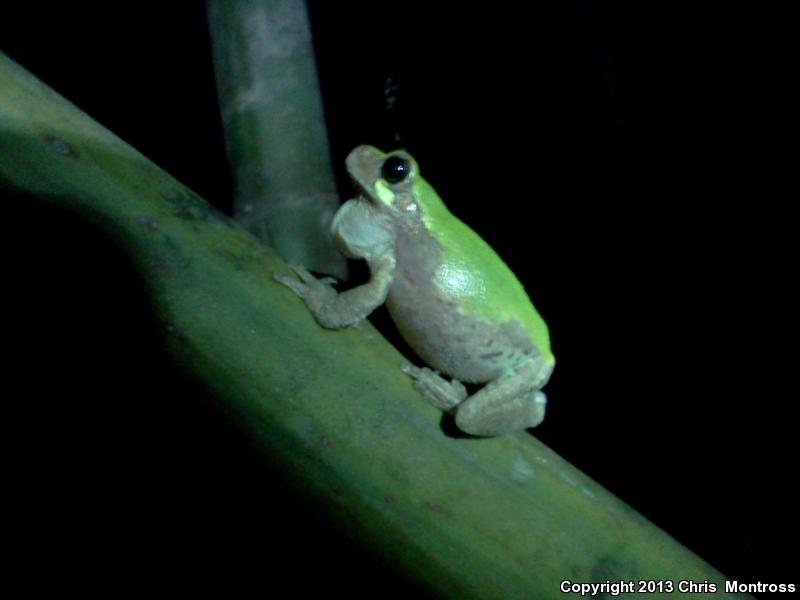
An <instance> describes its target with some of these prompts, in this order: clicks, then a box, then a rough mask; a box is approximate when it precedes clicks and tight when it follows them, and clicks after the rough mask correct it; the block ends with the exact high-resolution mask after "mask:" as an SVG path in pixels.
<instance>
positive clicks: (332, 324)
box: [273, 264, 360, 329]
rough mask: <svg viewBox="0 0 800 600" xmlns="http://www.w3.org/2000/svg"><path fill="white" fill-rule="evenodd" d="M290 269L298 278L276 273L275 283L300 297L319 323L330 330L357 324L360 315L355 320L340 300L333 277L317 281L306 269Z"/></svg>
mask: <svg viewBox="0 0 800 600" xmlns="http://www.w3.org/2000/svg"><path fill="white" fill-rule="evenodd" d="M289 268H291V269H292V271H294V273H295V275H296V276H297V277H292V276H291V275H286V274H284V273H275V274H274V275H273V277H274V278H275V281H277V282H278V283H281V284H283V285H285V286H286V287H288V288H289V289H290V290H292V291H293V292H294V293H295V294H297V295H298V296H300V297H301V298H302V299H303V300H304V301H305V303H306V306H308V309H309V310H310V311H311V314H313V315H314V318H315V319H316V320H317V322H318V323H319V324H320V325H322V326H323V327H326V328H328V329H339V328H341V327H345V326H347V325H352V324H353V323H355V322H356V321H357V320H358V318H360V316H359V315H357V316H356V318H353V315H352V314H351V312H350V311H349V310H348V306H347V303H346V302H343V301H342V300H343V299H341V298H339V296H340V294H337V293H336V290H334V289H333V287H332V286H333V284H334V283H336V280H335V279H333V278H332V277H323V278H322V279H317V278H316V277H314V276H313V275H312V274H311V273H309V272H308V271H307V270H306V269H305V267H302V266H300V265H296V264H290V265H289Z"/></svg>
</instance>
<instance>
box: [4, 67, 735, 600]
mask: <svg viewBox="0 0 800 600" xmlns="http://www.w3.org/2000/svg"><path fill="white" fill-rule="evenodd" d="M0 149H1V150H0V182H2V184H3V185H4V186H10V187H12V188H15V189H19V190H24V191H25V192H27V193H29V194H31V195H35V196H38V197H40V198H43V199H47V200H48V201H51V202H54V203H57V204H59V205H63V206H65V207H69V208H70V209H72V210H74V211H77V212H79V213H81V214H85V215H86V216H87V217H90V218H92V219H93V220H94V221H95V222H97V223H99V224H100V225H101V226H102V227H104V228H105V229H106V230H107V231H108V232H109V233H110V234H111V235H112V236H113V237H114V238H115V239H116V240H117V242H118V243H119V244H120V245H121V246H122V247H123V248H125V249H126V251H127V252H128V253H129V254H130V256H131V257H132V258H133V260H134V261H135V264H136V265H137V266H138V269H139V270H140V272H141V274H142V276H143V277H144V278H145V279H146V281H147V282H148V283H149V286H150V292H151V293H152V296H153V300H154V305H155V306H156V309H157V311H158V314H159V317H160V318H161V319H162V321H163V322H164V323H165V324H167V325H169V327H168V328H167V329H168V330H169V331H170V332H171V333H170V334H168V336H167V338H166V343H167V344H168V345H169V346H170V348H171V350H172V351H173V352H174V355H175V357H176V360H178V361H179V362H180V363H181V364H183V365H185V366H186V367H187V368H188V369H190V370H191V371H192V372H193V373H194V375H195V376H196V377H197V378H198V379H201V380H202V381H203V382H205V384H206V385H208V386H209V387H211V388H212V389H213V390H214V391H215V392H216V394H217V395H218V396H219V399H220V402H223V403H224V404H225V406H226V407H227V408H228V409H229V412H230V413H231V414H233V415H234V416H235V417H236V418H237V420H238V422H239V423H240V424H241V425H242V427H243V429H244V430H245V431H247V432H248V433H249V435H251V436H252V437H253V438H254V439H255V440H256V442H257V444H258V445H259V447H260V448H261V449H262V450H263V453H264V455H265V457H267V459H268V460H269V461H271V462H272V463H274V464H275V465H277V466H278V467H279V468H280V469H282V470H283V471H284V472H285V473H286V474H287V477H288V478H290V479H291V480H292V481H293V482H294V484H296V485H297V488H298V489H299V490H302V493H304V494H306V495H307V496H308V497H309V499H310V500H312V501H314V502H315V503H316V505H318V506H319V507H320V510H324V511H327V514H328V515H329V517H330V519H331V520H334V521H336V520H338V522H339V524H340V525H341V526H342V527H343V528H344V529H346V530H348V531H349V533H350V534H352V535H353V536H354V537H355V538H356V539H358V540H359V541H360V542H361V543H363V544H364V545H366V546H367V547H368V548H370V549H371V550H372V551H374V552H375V553H376V554H380V555H382V556H383V557H385V558H386V560H387V561H390V562H392V563H394V564H395V565H397V566H398V568H400V569H401V570H402V571H403V572H405V573H407V574H408V575H409V576H410V577H411V578H413V579H414V580H415V581H417V582H419V583H421V584H423V585H425V586H426V587H427V588H429V589H430V590H432V591H434V592H437V593H439V594H441V595H442V596H446V597H452V598H484V599H485V598H503V599H511V598H559V597H562V594H561V592H560V591H559V586H560V584H561V582H562V581H563V580H569V581H573V582H589V581H594V582H604V581H606V580H611V581H612V582H613V581H619V580H630V581H641V580H672V581H674V582H675V584H676V585H677V582H678V581H680V580H693V581H696V582H703V581H705V580H708V581H711V582H715V583H716V584H717V585H719V586H720V593H717V594H696V595H693V597H694V598H702V597H708V598H717V599H718V598H722V597H725V596H726V594H724V577H723V576H722V575H721V574H720V573H718V572H717V571H715V570H714V569H713V568H711V567H710V566H709V565H708V564H706V563H705V562H703V561H702V560H701V559H699V558H698V557H697V556H695V555H694V554H692V553H691V552H689V551H688V550H686V549H685V548H684V547H683V546H681V545H680V544H678V543H677V542H676V541H675V540H674V539H672V538H671V537H670V536H669V535H667V534H665V533H664V532H663V531H661V530H660V529H658V528H657V527H655V526H654V525H653V524H651V523H650V522H648V521H647V520H646V519H644V518H643V517H641V516H640V515H639V514H638V513H636V512H635V511H634V510H632V509H631V508H630V507H628V506H627V505H625V504H624V503H622V502H621V501H619V500H618V499H617V498H615V497H614V496H613V495H611V494H610V493H608V492H607V491H606V490H604V489H603V488H602V487H600V486H599V485H597V484H596V483H595V482H593V481H592V480H590V479H589V478H588V477H586V476H585V475H583V474H582V473H580V472H579V471H578V470H576V469H575V468H573V467H572V466H571V465H569V464H568V463H567V462H565V461H564V460H562V459H561V458H560V457H559V456H558V455H556V454H555V453H554V452H552V451H551V450H549V449H548V448H547V447H545V446H544V445H543V444H541V443H540V442H539V441H537V440H536V439H535V438H533V437H531V436H530V435H527V434H519V435H510V436H505V437H501V438H494V439H454V438H450V437H447V436H446V435H445V434H443V433H442V431H441V429H440V427H439V421H440V417H441V415H440V413H439V412H438V411H437V410H435V409H433V408H432V407H430V406H428V405H427V404H426V403H425V402H423V401H422V400H421V399H420V397H419V396H418V395H417V394H416V393H415V392H414V390H413V388H412V385H411V383H410V381H409V380H408V378H407V377H406V376H405V375H403V373H401V371H400V369H399V365H400V363H401V361H402V357H401V356H400V354H399V353H398V352H397V351H396V350H395V349H394V348H393V347H392V346H391V345H389V344H388V343H386V342H385V341H384V340H383V338H381V336H380V335H379V334H378V333H377V332H376V331H375V330H374V329H373V328H372V327H371V326H369V325H368V324H365V325H364V326H361V327H358V328H354V329H348V330H345V331H340V332H333V331H326V330H323V329H321V328H320V327H319V326H318V325H317V324H316V323H315V322H314V320H313V319H312V318H311V316H310V314H309V313H308V311H307V310H306V309H305V307H304V305H303V303H302V302H301V301H300V300H299V299H298V298H297V297H296V296H295V295H294V294H292V293H291V292H289V291H288V290H287V289H285V288H284V287H283V286H280V285H278V284H277V283H275V282H274V281H273V278H272V274H273V272H275V271H276V270H282V269H284V268H285V266H284V264H283V263H282V262H281V261H280V260H279V259H278V258H276V256H275V254H274V253H273V252H272V251H271V250H269V249H267V248H264V247H263V246H262V245H261V244H259V243H258V241H257V240H256V239H255V238H254V237H253V236H252V235H250V234H249V233H247V232H246V231H244V230H243V229H242V228H240V227H239V226H238V225H237V224H236V223H234V222H233V221H231V220H229V219H228V218H226V217H224V216H222V215H220V214H218V213H217V212H216V211H215V210H214V209H212V208H211V207H209V206H208V205H207V204H206V203H205V202H204V201H203V200H202V199H200V198H198V197H197V196H196V195H195V194H194V193H192V192H191V191H190V190H188V189H187V188H186V187H185V186H183V185H181V184H180V183H179V182H177V181H175V180H174V179H173V178H172V177H170V176H169V175H168V174H166V173H164V172H163V171H161V170H160V169H159V168H158V167H156V166H155V165H153V164H152V163H151V162H150V161H148V160H147V159H146V158H145V157H143V156H142V155H141V154H139V153H138V152H136V151H135V150H134V149H133V148H131V147H130V146H128V145H126V144H125V143H124V142H122V141H121V140H119V139H118V138H116V137H115V136H114V135H113V134H111V133H109V132H108V131H106V130H104V129H103V128H102V127H101V126H100V125H98V124H97V123H95V122H94V121H92V120H91V119H90V118H89V117H88V116H86V115H85V114H83V113H81V112H80V111H79V110H78V109H77V108H75V107H74V106H73V105H71V104H70V103H69V102H67V101H65V100H64V99H62V98H61V97H59V96H58V95H57V94H55V93H54V92H53V91H51V90H50V89H49V88H47V87H46V86H44V85H43V84H41V83H40V82H39V81H38V80H36V79H35V78H34V77H32V76H30V75H29V74H27V73H26V72H25V71H24V70H22V69H21V68H20V67H18V66H17V65H16V64H14V63H13V62H11V61H10V60H8V59H6V58H5V57H3V56H2V55H0ZM628 595H629V596H632V595H635V594H628ZM623 597H624V596H623Z"/></svg>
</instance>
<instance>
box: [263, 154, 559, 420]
mask: <svg viewBox="0 0 800 600" xmlns="http://www.w3.org/2000/svg"><path fill="white" fill-rule="evenodd" d="M346 166H347V170H348V172H349V174H350V176H351V178H352V180H353V183H354V185H355V187H356V188H357V191H358V196H357V197H356V198H354V199H352V200H348V201H347V202H346V203H345V204H343V205H342V206H341V208H340V209H339V210H338V212H337V213H336V215H335V216H334V218H333V221H332V223H331V235H332V236H333V240H334V242H335V243H336V245H337V247H338V248H339V250H340V251H341V252H342V253H343V254H344V255H345V256H347V257H349V258H356V259H363V260H366V261H367V264H368V266H369V269H370V280H369V281H368V282H367V283H365V284H363V285H360V286H358V287H355V288H353V289H350V290H347V291H344V292H341V293H337V292H336V291H335V290H334V289H333V288H332V287H331V284H332V283H333V280H332V279H330V278H326V279H321V280H320V279H316V278H315V277H314V276H313V275H312V274H311V273H309V272H308V271H307V270H306V269H304V268H303V267H300V266H297V265H291V268H292V270H293V271H294V274H293V275H287V274H280V273H276V274H275V278H276V279H277V280H278V281H279V282H280V283H282V284H284V285H285V286H287V287H288V288H290V289H291V290H293V291H294V292H295V293H296V294H297V295H298V296H300V297H301V298H302V299H303V300H304V301H305V303H306V305H307V306H308V308H309V309H310V311H311V312H312V313H313V315H314V317H315V318H316V319H317V321H318V322H319V323H320V325H322V326H323V327H326V328H331V329H338V328H342V327H347V326H350V325H355V324H356V323H358V322H359V321H361V320H362V319H364V318H365V317H366V316H367V315H369V314H370V313H371V312H372V311H373V310H374V309H375V308H377V307H378V306H380V305H381V304H383V303H386V306H387V308H388V310H389V314H390V315H391V317H392V320H393V321H394V322H395V324H396V325H397V328H398V329H399V331H400V333H401V335H402V336H403V338H404V339H405V340H406V341H407V342H408V344H409V346H411V348H413V349H414V351H415V352H416V353H417V354H418V355H419V356H420V357H421V358H422V359H423V360H424V361H425V362H426V363H427V364H428V365H429V366H430V367H433V369H431V368H428V367H416V366H414V365H412V364H410V363H404V364H403V365H401V368H402V370H403V371H404V372H405V373H406V374H408V375H409V376H410V377H411V378H412V379H413V380H414V384H415V387H416V388H417V389H418V390H419V392H420V393H421V394H422V396H423V397H424V398H425V399H427V400H428V401H429V402H431V403H432V404H433V405H434V406H436V407H437V408H439V409H441V410H443V411H446V412H448V413H451V414H453V415H454V416H455V422H456V425H457V426H458V428H459V429H461V430H462V431H464V432H466V433H468V434H472V435H475V436H495V435H501V434H505V433H510V432H513V431H517V430H522V429H527V428H530V427H535V426H536V425H538V424H539V423H541V422H542V419H544V413H545V405H546V402H547V400H546V397H545V395H544V393H543V392H542V391H541V388H542V387H543V386H544V385H545V383H547V380H548V379H549V378H550V374H551V373H552V371H553V366H554V365H555V358H554V357H553V353H552V352H551V350H550V339H549V333H548V329H547V325H546V324H545V322H544V320H543V319H542V318H541V316H539V313H538V312H537V311H536V309H535V308H534V306H533V304H532V302H531V300H530V299H529V297H528V295H527V294H526V293H525V289H524V288H523V287H522V284H521V283H520V282H519V281H518V280H517V278H516V276H515V275H514V274H513V273H512V272H511V270H510V269H509V268H508V266H506V264H505V263H504V262H503V261H502V259H501V258H500V257H499V256H498V255H497V254H496V253H495V251H494V250H493V249H492V248H491V247H490V246H489V245H488V244H487V243H486V242H485V241H484V240H483V238H481V237H480V236H479V235H478V234H476V233H475V232H474V231H473V230H472V229H470V228H469V227H468V226H467V225H465V224H464V223H463V222H461V221H460V220H459V219H458V218H456V217H455V216H454V215H453V214H452V213H450V211H449V210H448V209H447V208H446V207H445V205H444V203H443V202H442V200H441V199H440V198H439V196H438V195H437V194H436V192H435V191H434V190H433V188H432V187H431V186H430V185H429V184H428V182H427V181H425V179H423V178H422V177H421V176H420V174H419V167H418V165H417V163H416V161H415V160H414V158H413V157H412V156H411V155H410V154H408V153H407V152H405V151H403V150H398V151H394V152H389V153H384V152H381V151H380V150H378V149H377V148H374V147H371V146H359V147H357V148H356V149H355V150H353V151H352V152H351V153H350V154H349V155H348V157H347V159H346ZM442 374H445V375H448V376H449V377H450V378H451V379H450V380H448V379H445V378H444V377H442ZM462 382H467V383H475V384H485V385H484V386H483V387H481V388H480V389H478V391H476V392H475V393H473V394H472V395H468V393H467V389H466V388H465V386H464V384H463V383H462Z"/></svg>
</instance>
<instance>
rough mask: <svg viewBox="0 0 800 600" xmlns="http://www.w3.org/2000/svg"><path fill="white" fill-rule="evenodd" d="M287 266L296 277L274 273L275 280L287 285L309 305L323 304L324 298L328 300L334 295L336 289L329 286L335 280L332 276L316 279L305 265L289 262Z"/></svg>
mask: <svg viewBox="0 0 800 600" xmlns="http://www.w3.org/2000/svg"><path fill="white" fill-rule="evenodd" d="M289 268H290V269H291V270H292V271H294V273H295V275H297V277H292V276H291V275H285V274H284V273H275V274H274V275H273V277H274V278H275V281H277V282H278V283H282V284H283V285H285V286H286V287H288V288H289V289H290V290H292V291H293V292H294V293H295V294H297V295H298V296H300V297H301V298H303V299H304V300H305V301H306V302H307V303H308V304H309V305H311V304H312V303H313V304H324V303H325V301H326V300H327V301H330V298H331V297H333V296H335V295H336V291H335V290H334V289H333V288H332V287H331V286H332V285H333V284H334V283H336V280H335V279H333V278H332V277H324V278H322V279H317V278H316V277H314V276H313V275H312V274H311V273H309V272H308V271H307V270H306V268H305V267H303V266H301V265H297V264H294V263H290V264H289Z"/></svg>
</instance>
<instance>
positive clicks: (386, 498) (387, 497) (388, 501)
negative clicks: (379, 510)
mask: <svg viewBox="0 0 800 600" xmlns="http://www.w3.org/2000/svg"><path fill="white" fill-rule="evenodd" d="M383 503H384V504H385V505H386V506H394V505H395V504H397V498H395V497H394V496H392V495H391V494H384V495H383Z"/></svg>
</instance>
